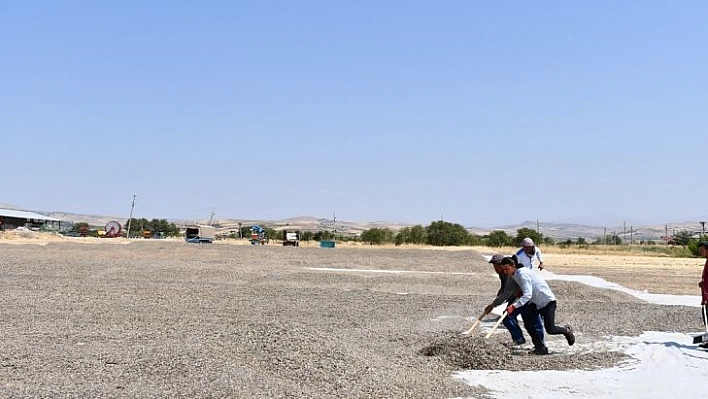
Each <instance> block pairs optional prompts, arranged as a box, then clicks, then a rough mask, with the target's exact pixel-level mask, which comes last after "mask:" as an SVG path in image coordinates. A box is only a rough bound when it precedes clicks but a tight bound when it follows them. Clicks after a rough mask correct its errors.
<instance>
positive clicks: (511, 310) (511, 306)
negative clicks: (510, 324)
mask: <svg viewBox="0 0 708 399" xmlns="http://www.w3.org/2000/svg"><path fill="white" fill-rule="evenodd" d="M515 310H516V308H515V307H514V305H509V306H507V307H506V315H507V316H508V315H510V314H512V313H514V311H515Z"/></svg>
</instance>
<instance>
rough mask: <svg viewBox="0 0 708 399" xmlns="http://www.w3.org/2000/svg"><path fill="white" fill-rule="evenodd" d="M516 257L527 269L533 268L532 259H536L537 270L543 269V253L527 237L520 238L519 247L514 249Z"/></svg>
mask: <svg viewBox="0 0 708 399" xmlns="http://www.w3.org/2000/svg"><path fill="white" fill-rule="evenodd" d="M516 257H517V258H518V260H519V263H521V264H522V265H524V267H526V268H528V269H533V261H534V259H538V270H543V255H542V254H541V250H540V249H538V248H536V245H535V244H534V243H533V240H532V239H531V238H529V237H526V238H524V239H523V240H521V249H519V250H518V251H516Z"/></svg>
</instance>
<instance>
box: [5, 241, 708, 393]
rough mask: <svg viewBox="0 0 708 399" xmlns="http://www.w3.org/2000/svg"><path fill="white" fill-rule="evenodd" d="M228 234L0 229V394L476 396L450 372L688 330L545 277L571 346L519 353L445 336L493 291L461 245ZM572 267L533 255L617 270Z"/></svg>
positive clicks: (601, 360)
mask: <svg viewBox="0 0 708 399" xmlns="http://www.w3.org/2000/svg"><path fill="white" fill-rule="evenodd" d="M233 244H234V243H231V244H229V243H224V242H218V243H215V244H212V245H197V244H186V243H183V242H180V241H172V240H136V241H133V242H130V241H127V240H121V239H115V240H110V239H104V240H96V239H66V238H60V237H44V236H26V237H9V236H8V235H7V234H5V235H4V236H3V237H2V239H0V253H1V254H2V256H0V290H1V291H2V294H3V299H4V300H3V307H2V310H1V312H2V313H1V315H2V323H1V324H0V336H1V337H2V340H3V350H2V355H1V356H0V382H1V383H0V397H6V398H26V397H45V398H86V397H110V398H136V397H140V398H146V397H147V398H151V397H153V398H162V397H189V398H193V397H214V398H216V397H218V398H233V397H242V398H274V397H279V398H287V397H308V398H341V397H348V398H369V397H406V398H450V397H483V396H484V393H485V391H484V389H482V388H480V387H469V386H467V385H465V384H463V383H461V382H460V381H459V380H457V379H455V378H453V377H452V375H453V373H454V372H455V371H458V370H462V369H469V368H472V369H490V368H491V369H504V370H535V369H561V370H566V369H576V368H582V369H592V368H598V367H608V366H611V365H613V364H616V362H618V361H620V360H622V358H623V356H622V355H620V354H618V353H614V352H609V351H606V350H603V349H602V348H603V346H602V342H603V341H604V339H605V337H606V336H607V335H610V334H612V335H639V334H640V333H641V332H642V331H645V330H656V331H683V332H688V331H697V330H700V329H701V322H700V317H699V314H698V311H697V310H696V309H694V308H686V307H681V306H657V305H651V304H647V303H643V302H641V301H639V300H638V299H636V298H634V297H631V296H628V295H626V294H623V293H620V292H615V291H612V290H601V289H596V288H592V287H587V286H583V285H581V284H577V283H571V282H562V281H551V282H550V284H551V286H552V288H553V289H554V292H555V293H556V295H557V297H558V300H559V306H558V314H557V319H558V321H559V322H560V323H563V324H572V325H573V326H574V328H575V330H576V333H577V336H578V343H577V344H576V345H575V346H573V347H571V348H568V347H567V345H566V344H565V341H564V340H563V338H562V337H555V336H554V337H548V338H547V341H548V345H549V347H550V348H551V350H552V352H556V354H555V355H553V356H551V357H538V356H529V355H527V354H526V353H525V352H523V353H520V352H518V351H515V350H514V349H513V348H511V347H510V346H509V345H508V344H509V341H510V340H509V337H508V334H507V333H506V332H503V331H500V332H499V333H498V334H495V335H494V336H493V337H492V338H490V339H489V340H484V339H483V338H481V332H479V334H473V335H472V336H461V335H460V332H461V331H464V330H465V329H467V327H469V325H470V324H471V321H472V319H473V318H474V317H476V316H477V315H478V313H479V312H480V311H481V309H482V308H483V307H484V306H485V305H486V304H487V303H488V302H490V301H491V300H492V299H493V296H494V294H495V293H496V291H497V288H498V279H497V278H496V276H494V275H493V273H492V270H491V268H490V266H489V265H488V264H487V263H486V262H485V260H484V258H483V256H482V254H481V253H479V252H477V251H475V250H472V249H469V248H467V249H459V250H430V249H417V248H375V247H366V246H354V247H341V248H335V249H320V248H316V247H308V246H305V247H299V248H296V247H281V246H278V245H266V246H250V245H233ZM585 262H587V260H581V261H579V263H577V264H566V265H561V263H560V262H556V260H555V259H553V258H552V257H548V259H547V266H548V267H549V269H552V271H554V272H558V273H565V271H562V270H560V269H561V268H566V270H569V271H572V272H573V273H578V274H588V273H590V272H591V271H595V272H597V270H602V273H608V275H607V276H608V277H609V278H608V277H606V278H607V279H608V280H610V281H616V280H615V279H614V278H615V277H617V278H623V277H622V276H624V273H623V271H624V269H619V270H615V269H613V267H614V266H617V264H616V262H609V263H608V265H607V266H602V267H598V266H597V265H594V264H593V265H592V266H591V265H586V264H585ZM698 264H700V262H699V261H698V260H696V265H693V266H691V269H688V268H687V269H686V270H687V271H688V270H691V272H692V273H693V272H694V271H696V273H697V274H698V275H699V274H700V266H698ZM626 267H628V268H629V269H631V270H634V271H635V274H634V275H635V277H636V280H637V281H642V279H643V278H641V276H645V275H646V273H637V271H642V270H645V268H644V267H643V266H638V265H636V266H635V265H630V266H626ZM694 269H695V270H694ZM687 274H688V273H687ZM603 277H605V276H603ZM655 278H656V277H652V279H655ZM691 279H693V280H691ZM691 279H689V278H687V277H686V278H684V277H683V276H677V274H669V273H667V275H666V276H665V278H663V286H676V287H679V286H680V285H681V284H683V283H684V281H688V282H690V283H691V285H693V286H695V284H696V283H697V280H695V276H693V277H691ZM618 282H619V281H618ZM652 285H656V286H662V284H657V283H656V282H654V283H652ZM630 286H631V285H630ZM688 293H692V292H690V291H689V292H688Z"/></svg>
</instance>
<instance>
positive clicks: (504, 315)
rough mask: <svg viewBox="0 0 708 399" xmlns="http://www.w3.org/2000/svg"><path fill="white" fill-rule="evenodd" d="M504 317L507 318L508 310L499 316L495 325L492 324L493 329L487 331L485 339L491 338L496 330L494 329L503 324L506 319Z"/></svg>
mask: <svg viewBox="0 0 708 399" xmlns="http://www.w3.org/2000/svg"><path fill="white" fill-rule="evenodd" d="M504 318H506V310H505V311H504V313H502V315H501V317H500V318H499V320H497V322H496V323H494V325H493V326H492V329H491V330H489V332H488V333H487V335H485V336H484V338H485V339H487V338H489V337H490V336H492V333H493V332H494V330H496V329H497V327H499V325H500V324H501V322H502V321H504Z"/></svg>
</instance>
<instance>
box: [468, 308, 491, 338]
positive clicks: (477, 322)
mask: <svg viewBox="0 0 708 399" xmlns="http://www.w3.org/2000/svg"><path fill="white" fill-rule="evenodd" d="M488 314H489V313H488V312H483V313H482V315H481V316H479V317H478V318H477V320H476V321H475V322H474V324H472V327H470V328H469V330H467V331H465V332H463V333H462V335H468V334H471V333H472V331H474V329H475V328H477V326H478V325H479V323H481V322H482V319H483V318H484V316H486V315H488Z"/></svg>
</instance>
